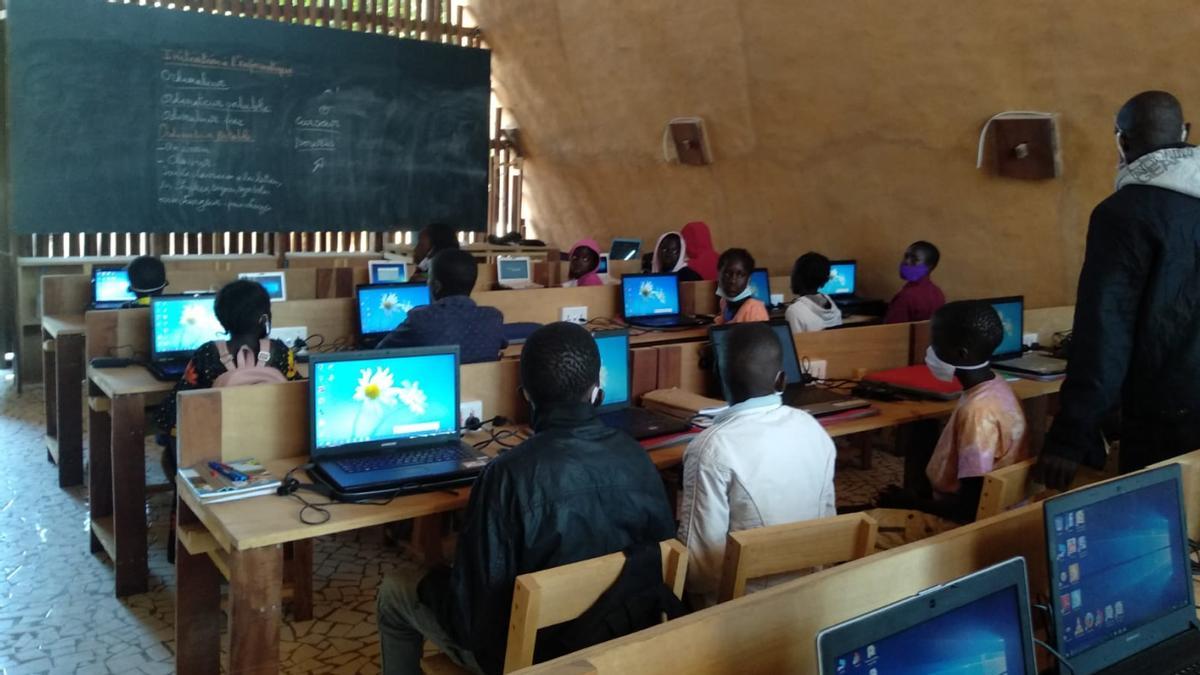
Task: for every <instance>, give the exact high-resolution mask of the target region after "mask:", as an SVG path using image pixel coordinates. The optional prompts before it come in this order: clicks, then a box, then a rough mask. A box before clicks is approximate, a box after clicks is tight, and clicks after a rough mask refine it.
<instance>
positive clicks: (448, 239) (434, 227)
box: [410, 223, 459, 281]
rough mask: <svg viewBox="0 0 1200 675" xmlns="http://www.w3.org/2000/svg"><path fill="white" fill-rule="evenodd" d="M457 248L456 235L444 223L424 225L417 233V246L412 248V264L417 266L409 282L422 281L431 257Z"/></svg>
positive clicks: (431, 259) (427, 270) (451, 228)
mask: <svg viewBox="0 0 1200 675" xmlns="http://www.w3.org/2000/svg"><path fill="white" fill-rule="evenodd" d="M457 248H459V245H458V235H457V234H455V232H454V228H453V227H451V226H449V225H447V224H446V223H432V224H429V225H426V226H425V227H424V228H422V229H421V231H420V232H418V233H417V245H416V246H414V247H413V264H414V265H416V266H417V272H416V274H413V275H411V276H410V280H411V281H424V280H425V276H426V275H427V274H429V264H430V263H431V262H432V261H433V257H434V256H435V255H437V254H439V253H441V252H442V251H446V250H450V249H457Z"/></svg>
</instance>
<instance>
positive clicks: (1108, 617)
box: [1104, 605, 1116, 621]
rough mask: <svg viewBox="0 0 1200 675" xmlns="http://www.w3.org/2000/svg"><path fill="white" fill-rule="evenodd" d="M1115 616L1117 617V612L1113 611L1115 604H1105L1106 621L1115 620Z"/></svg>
mask: <svg viewBox="0 0 1200 675" xmlns="http://www.w3.org/2000/svg"><path fill="white" fill-rule="evenodd" d="M1115 618H1116V614H1114V613H1113V606H1112V605H1105V606H1104V620H1105V621H1112V620H1113V619H1115Z"/></svg>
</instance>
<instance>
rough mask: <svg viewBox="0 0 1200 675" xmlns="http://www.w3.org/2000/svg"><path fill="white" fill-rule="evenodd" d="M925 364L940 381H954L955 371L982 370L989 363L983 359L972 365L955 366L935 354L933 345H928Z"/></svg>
mask: <svg viewBox="0 0 1200 675" xmlns="http://www.w3.org/2000/svg"><path fill="white" fill-rule="evenodd" d="M925 365H926V366H929V372H931V373H933V376H934V377H936V378H937V379H939V380H941V381H942V382H952V381H954V372H955V371H958V370H982V369H984V368H987V367H988V366H990V365H991V363H989V362H987V361H985V362H983V363H978V364H976V365H973V366H956V365H954V364H952V363H946V362H945V361H943V360H942V359H941V358H940V357H939V356H938V355H937V352H935V351H933V345H929V347H928V348H927V349H926V350H925Z"/></svg>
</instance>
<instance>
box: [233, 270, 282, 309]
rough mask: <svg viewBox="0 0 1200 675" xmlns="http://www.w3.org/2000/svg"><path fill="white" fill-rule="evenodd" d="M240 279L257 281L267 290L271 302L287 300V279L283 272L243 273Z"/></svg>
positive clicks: (239, 276)
mask: <svg viewBox="0 0 1200 675" xmlns="http://www.w3.org/2000/svg"><path fill="white" fill-rule="evenodd" d="M238 278H239V279H249V280H251V281H257V282H258V283H259V285H260V286H262V287H263V288H265V289H267V295H269V296H270V297H271V302H283V301H284V300H287V277H286V276H284V273H283V272H242V273H241V274H239V275H238Z"/></svg>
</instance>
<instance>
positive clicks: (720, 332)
mask: <svg viewBox="0 0 1200 675" xmlns="http://www.w3.org/2000/svg"><path fill="white" fill-rule="evenodd" d="M731 328H732V326H714V327H713V328H712V330H710V331H709V339H710V340H711V341H712V343H713V354H714V355H716V359H717V362H718V363H720V361H721V359H722V358H724V355H725V351H724V349H725V338H726V337H727V336H728V335H729V331H730V329H731ZM771 330H773V331H775V337H776V338H778V339H779V348H780V351H782V352H783V372H784V373H785V374H786V375H787V383H788V384H797V383H799V382H800V360H799V359H797V358H796V343H795V342H794V341H793V340H792V329H791V328H790V327H789V326H788V325H787V324H786V323H772V324H771ZM717 372H718V373H719V372H720V370H718V371H717Z"/></svg>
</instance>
